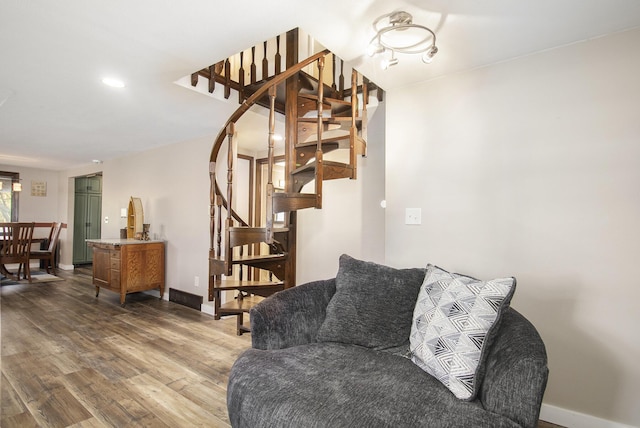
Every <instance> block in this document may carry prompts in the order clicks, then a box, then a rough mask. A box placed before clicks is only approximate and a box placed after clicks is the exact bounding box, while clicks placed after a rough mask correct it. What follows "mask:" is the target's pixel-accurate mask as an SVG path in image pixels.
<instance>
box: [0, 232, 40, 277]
mask: <svg viewBox="0 0 640 428" xmlns="http://www.w3.org/2000/svg"><path fill="white" fill-rule="evenodd" d="M34 227H35V223H0V273H2V274H3V275H4V276H6V277H14V274H13V273H11V272H9V270H8V269H7V267H6V265H8V264H17V265H18V271H17V273H16V275H15V277H16V280H20V270H21V269H22V266H23V265H24V277H25V278H26V279H27V280H29V282H31V271H30V269H29V256H30V252H31V240H32V239H33V229H34Z"/></svg>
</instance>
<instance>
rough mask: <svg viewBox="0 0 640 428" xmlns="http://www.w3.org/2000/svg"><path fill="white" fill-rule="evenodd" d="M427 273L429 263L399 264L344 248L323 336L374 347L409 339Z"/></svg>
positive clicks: (320, 335)
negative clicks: (352, 254)
mask: <svg viewBox="0 0 640 428" xmlns="http://www.w3.org/2000/svg"><path fill="white" fill-rule="evenodd" d="M424 274H425V270H424V269H415V268H414V269H395V268H392V267H389V266H383V265H379V264H376V263H373V262H366V261H362V260H357V259H354V258H352V257H350V256H348V255H346V254H343V255H342V256H340V262H339V268H338V274H337V275H336V292H335V294H334V295H333V297H332V298H331V300H330V301H329V304H328V305H327V315H326V318H325V320H324V322H323V323H322V325H321V326H320V329H319V330H318V336H317V340H318V341H319V342H340V343H347V344H353V345H360V346H364V347H367V348H373V349H387V348H393V347H397V346H401V345H402V344H405V343H407V342H408V340H409V333H410V332H411V320H412V316H413V308H414V307H415V302H416V298H417V296H418V291H419V289H420V285H421V284H422V280H423V279H424Z"/></svg>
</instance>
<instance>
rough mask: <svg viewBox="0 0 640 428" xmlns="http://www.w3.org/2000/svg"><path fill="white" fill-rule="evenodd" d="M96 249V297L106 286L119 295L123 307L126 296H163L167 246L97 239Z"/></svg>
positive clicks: (94, 269) (151, 242) (90, 242)
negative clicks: (157, 293)
mask: <svg viewBox="0 0 640 428" xmlns="http://www.w3.org/2000/svg"><path fill="white" fill-rule="evenodd" d="M87 243H88V245H89V246H90V247H92V248H93V285H94V286H95V287H96V297H97V296H98V294H99V293H100V288H101V287H104V288H107V289H109V290H111V291H115V292H116V293H120V303H121V304H124V302H125V299H126V296H127V293H133V292H137V291H146V290H152V289H156V288H157V289H159V290H160V298H162V296H163V294H164V282H165V243H164V241H138V240H135V239H96V240H89V241H87Z"/></svg>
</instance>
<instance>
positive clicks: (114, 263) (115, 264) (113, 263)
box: [110, 257, 120, 270]
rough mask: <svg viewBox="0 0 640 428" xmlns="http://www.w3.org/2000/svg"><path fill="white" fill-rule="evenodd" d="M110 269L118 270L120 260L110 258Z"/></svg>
mask: <svg viewBox="0 0 640 428" xmlns="http://www.w3.org/2000/svg"><path fill="white" fill-rule="evenodd" d="M110 261H111V269H118V270H119V269H120V259H114V258H113V257H112V258H111V260H110Z"/></svg>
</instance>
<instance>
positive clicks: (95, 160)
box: [91, 159, 102, 164]
mask: <svg viewBox="0 0 640 428" xmlns="http://www.w3.org/2000/svg"><path fill="white" fill-rule="evenodd" d="M91 162H93V163H95V164H101V163H102V161H101V160H100V159H94V160H92V161H91Z"/></svg>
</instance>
